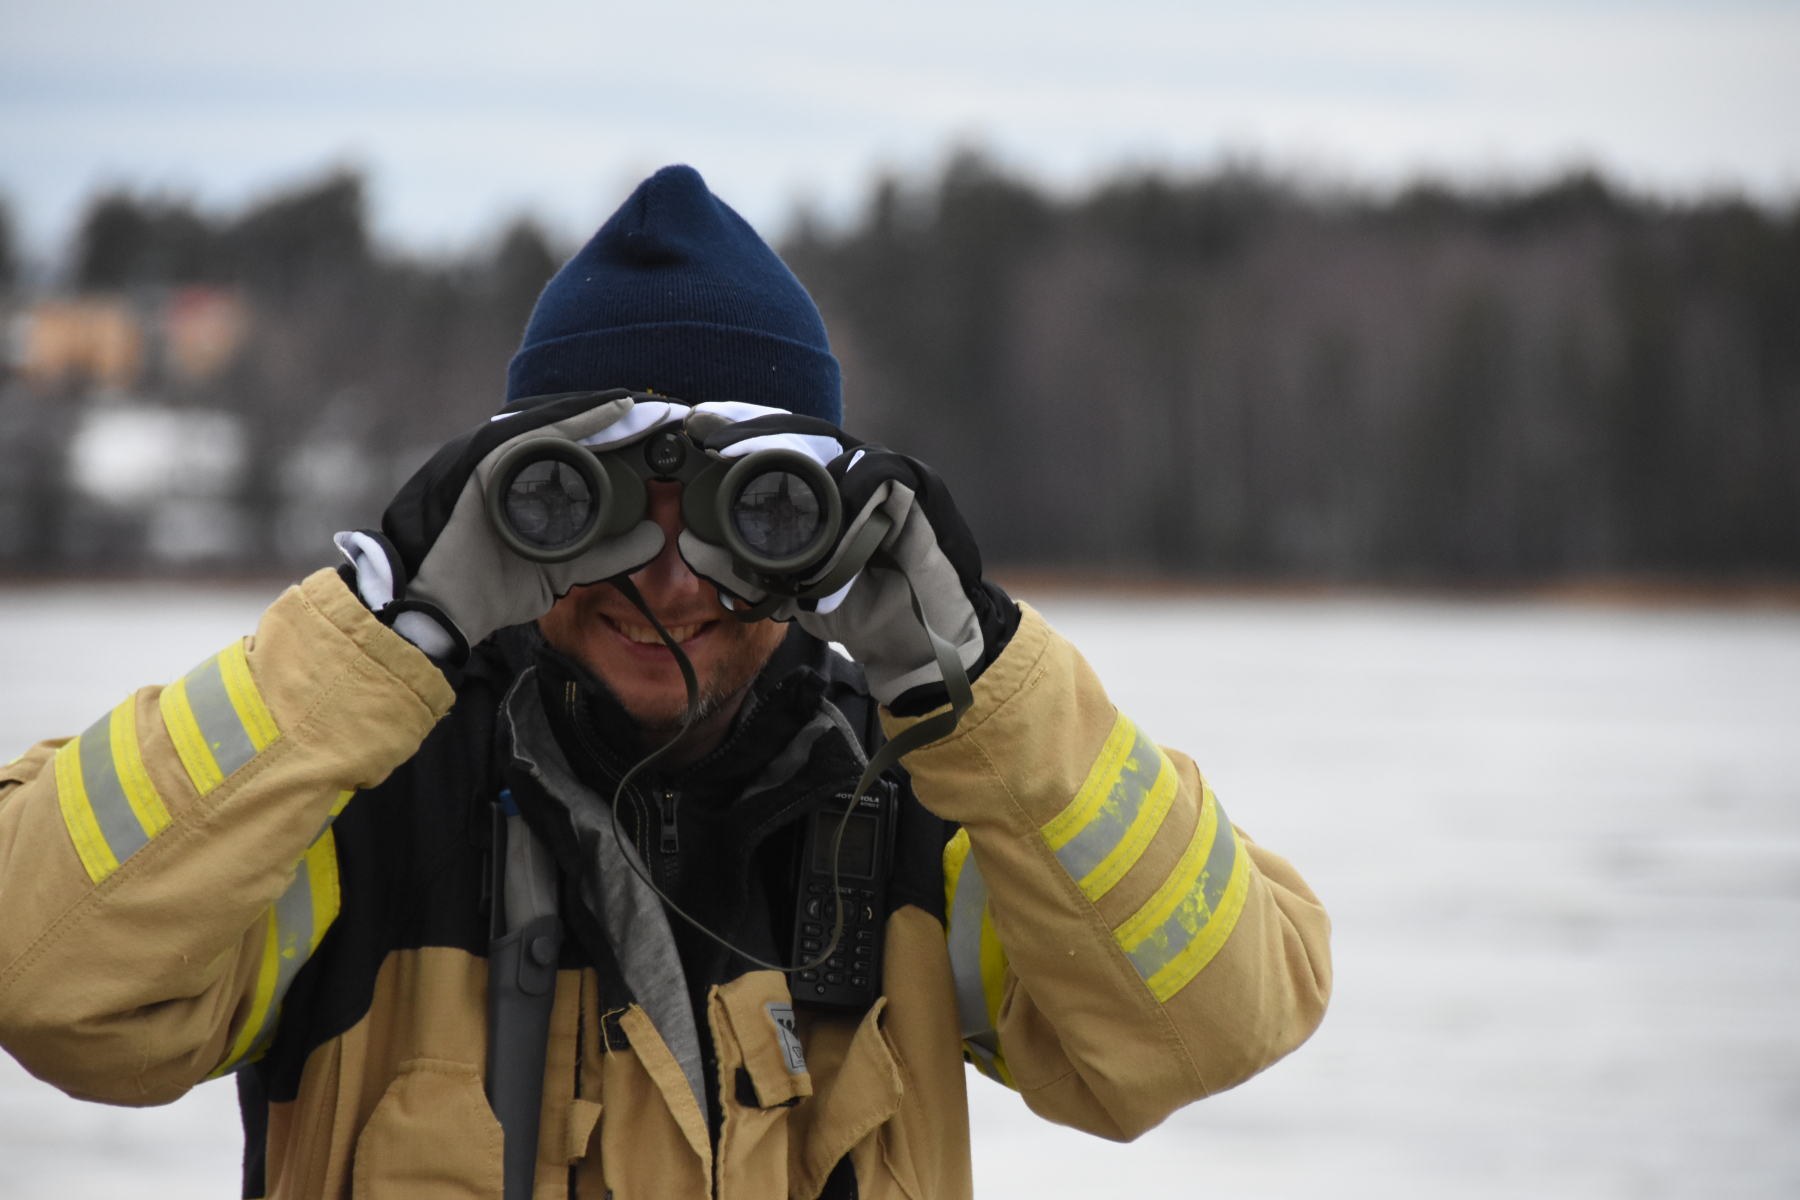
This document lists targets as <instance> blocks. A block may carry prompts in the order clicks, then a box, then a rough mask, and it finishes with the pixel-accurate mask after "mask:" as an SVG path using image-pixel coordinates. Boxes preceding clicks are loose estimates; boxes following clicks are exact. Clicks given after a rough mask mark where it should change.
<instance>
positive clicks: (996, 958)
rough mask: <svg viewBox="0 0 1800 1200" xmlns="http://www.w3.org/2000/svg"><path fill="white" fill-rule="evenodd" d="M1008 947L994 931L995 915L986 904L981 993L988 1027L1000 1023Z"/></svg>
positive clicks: (982, 945)
mask: <svg viewBox="0 0 1800 1200" xmlns="http://www.w3.org/2000/svg"><path fill="white" fill-rule="evenodd" d="M1008 965H1009V964H1008V963H1007V961H1006V949H1005V947H1003V946H1001V945H1000V935H999V934H997V933H995V932H994V917H993V914H992V913H990V912H989V911H988V910H987V908H986V907H985V906H983V908H982V910H981V994H982V996H983V997H984V998H985V999H986V1000H987V1016H988V1028H989V1029H994V1028H997V1027H998V1026H999V1024H1000V1001H1001V999H1002V996H1003V995H1004V988H1005V984H1006V968H1007V966H1008Z"/></svg>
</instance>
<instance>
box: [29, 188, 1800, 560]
mask: <svg viewBox="0 0 1800 1200" xmlns="http://www.w3.org/2000/svg"><path fill="white" fill-rule="evenodd" d="M4 242H5V239H4V238H0V243H4ZM779 243H780V245H779V248H780V249H781V251H782V253H783V254H784V256H785V257H786V258H787V260H788V261H789V263H790V264H791V265H792V266H793V267H794V269H795V271H796V273H797V274H798V275H799V277H800V278H801V280H802V282H804V283H805V284H806V286H807V287H808V288H809V290H811V292H812V293H813V295H814V297H815V298H816V299H817V300H818V301H819V303H820V306H821V308H822V309H823V310H824V312H825V316H826V321H827V324H828V327H829V328H830V331H831V335H832V339H833V344H834V347H835V349H836V351H837V353H838V356H839V358H840V360H841V361H842V363H843V365H844V370H845V392H846V419H845V423H846V426H847V427H848V428H850V429H851V430H852V431H853V432H855V433H857V434H859V435H860V436H863V437H867V438H873V439H876V440H879V441H882V442H885V443H887V444H888V445H890V446H893V447H894V448H896V449H899V450H903V451H905V452H908V453H913V454H916V455H918V456H920V457H922V458H924V459H925V460H926V461H928V462H930V463H932V464H933V465H935V466H936V467H937V468H938V469H939V470H940V471H941V472H942V473H943V474H944V476H945V477H946V479H947V480H948V481H949V482H950V484H951V486H952V488H953V489H954V491H955V493H956V494H957V496H958V497H959V500H960V501H961V503H962V505H963V507H964V508H965V510H966V512H967V514H968V516H969V518H970V521H971V524H972V525H973V526H974V528H975V529H976V531H977V533H978V535H979V537H980V540H981V543H982V546H983V549H984V551H985V553H986V555H987V557H988V558H989V560H990V561H991V562H993V563H996V564H1006V565H1017V566H1024V565H1029V566H1041V567H1048V568H1057V569H1070V570H1086V569H1103V570H1108V571H1119V572H1131V573H1157V574H1166V575H1175V576H1213V577H1219V576H1228V577H1278V578H1296V579H1328V580H1329V579H1338V580H1443V581H1451V580H1470V581H1513V580H1535V579H1547V578H1556V577H1568V576H1575V575H1591V574H1632V573H1656V574H1684V575H1705V576H1733V575H1738V576H1742V575H1791V574H1793V573H1794V572H1795V571H1796V569H1800V208H1794V207H1791V206H1790V207H1788V208H1786V209H1777V208H1772V207H1769V206H1761V205H1756V204H1752V203H1749V202H1746V201H1743V200H1738V199H1732V198H1726V197H1720V198H1714V199H1708V200H1699V201H1690V202H1682V203H1676V202H1671V201H1666V200H1661V199H1657V198H1654V197H1649V196H1644V195H1637V194H1633V193H1630V192H1628V191H1625V190H1622V189H1620V188H1618V187H1615V186H1613V185H1611V184H1609V183H1608V182H1607V181H1606V180H1604V179H1602V178H1600V177H1598V176H1595V175H1592V174H1574V175H1570V176H1568V177H1566V178H1562V179H1559V180H1556V181H1554V182H1551V183H1548V184H1545V185H1542V186H1538V187H1533V188H1521V189H1515V190H1510V191H1509V190H1501V189H1485V190H1467V189H1463V190H1459V189H1456V188H1451V187H1447V186H1437V185H1431V184H1423V183H1422V184H1419V185H1416V186H1413V187H1411V188H1409V189H1407V190H1405V191H1403V192H1400V193H1398V194H1396V195H1392V196H1382V197H1376V196H1366V195H1357V194H1353V193H1350V192H1332V191H1329V190H1322V189H1318V188H1305V187H1300V186H1297V185H1294V184H1291V183H1288V182H1284V181H1283V180H1281V179H1279V178H1277V177H1274V176H1272V175H1269V174H1265V173H1260V172H1257V171H1254V170H1241V169H1225V170H1220V171H1217V172H1214V173H1211V174H1207V175H1201V176H1193V177H1177V176H1173V175H1168V174H1159V173H1155V172H1146V173H1142V174H1136V175H1129V176H1119V177H1115V178H1113V179H1110V180H1108V181H1106V182H1104V183H1102V184H1100V185H1098V186H1096V187H1094V188H1093V189H1091V190H1090V191H1088V192H1086V193H1085V194H1082V195H1079V196H1074V197H1065V196H1058V195H1055V194H1052V193H1050V192H1048V191H1046V190H1044V189H1043V188H1040V187H1038V186H1036V185H1034V184H1033V183H1031V182H1030V181H1027V180H1024V179H1021V178H1017V177H1014V176H1012V175H1009V174H1007V173H1006V172H1004V171H1002V170H1000V169H998V168H996V167H995V166H994V165H993V164H992V163H991V162H988V161H986V160H984V159H982V158H980V157H979V156H974V155H963V156H960V157H958V158H956V159H954V160H953V161H952V162H951V163H950V165H949V166H948V167H947V168H946V169H945V170H944V171H942V172H941V173H940V174H938V175H936V176H934V177H932V178H929V179H919V180H911V181H907V180H901V179H894V178H890V179H884V180H881V181H879V182H878V183H877V184H876V186H875V187H874V188H872V189H871V193H870V196H869V199H868V201H867V203H866V205H865V206H864V207H863V208H862V210H861V211H860V212H858V213H857V214H856V215H855V216H854V217H853V218H852V219H850V220H848V221H845V222H841V223H838V224H829V223H826V222H823V221H820V220H817V219H815V218H812V217H809V216H808V215H807V214H805V213H801V214H799V215H797V216H796V218H795V219H794V220H793V221H792V223H791V225H790V228H789V229H788V231H787V234H786V236H785V237H783V238H781V239H779ZM565 251H566V248H565V247H560V246H557V245H555V244H554V242H553V240H552V239H551V238H549V237H548V236H547V235H546V234H545V233H544V232H543V231H542V230H541V229H539V228H538V227H537V226H535V225H533V224H532V223H530V222H528V221H521V222H519V223H517V224H515V225H513V226H512V227H510V228H509V229H507V230H506V231H505V232H504V233H503V235H502V236H501V237H499V238H497V239H496V240H495V241H494V242H493V243H492V244H490V245H488V246H485V247H483V248H480V249H479V250H478V251H476V252H472V253H470V254H467V255H464V256H462V257H460V258H455V259H444V260H436V261H425V260H420V259H418V258H409V257H406V256H402V255H398V254H394V253H392V252H389V251H385V250H384V249H383V248H381V247H379V246H376V245H374V244H373V242H372V240H371V237H370V235H369V232H368V224H367V218H366V203H365V199H364V192H363V187H362V183H361V181H360V180H359V179H358V178H356V177H355V176H353V175H338V176H334V177H331V178H328V179H326V180H323V181H321V182H319V183H317V184H315V185H312V186H309V187H305V188H302V189H298V190H296V191H294V192H292V193H289V194H286V195H282V196H278V197H275V198H273V199H271V200H270V201H268V202H266V203H264V204H261V205H258V206H255V207H253V208H251V209H249V210H247V211H245V212H243V213H241V214H236V215H226V216H221V215H218V214H208V213H205V212H202V211H199V210H197V209H196V208H194V207H193V206H191V205H188V204H185V203H182V202H178V201H171V200H167V199H161V198H156V197H152V196H146V195H141V194H133V193H130V192H115V193H112V194H108V195H105V196H101V197H99V198H97V199H96V200H95V201H94V202H93V203H92V205H91V206H90V207H89V209H88V211H87V214H86V216H85V218H84V220H83V222H82V223H81V227H80V232H79V234H78V237H77V239H76V245H75V248H74V250H73V252H72V254H71V256H70V258H71V262H70V268H69V272H68V276H69V283H70V285H71V286H72V287H73V288H75V289H76V290H79V291H83V292H105V293H117V294H144V293H145V292H146V290H150V291H153V290H154V289H157V288H167V287H171V286H177V285H182V284H192V283H213V284H221V285H228V286H231V287H233V288H236V289H239V290H240V291H241V292H242V294H243V295H245V296H246V297H248V300H249V303H250V305H251V307H252V309H253V311H254V312H255V314H256V320H255V322H254V328H253V332H252V334H251V336H250V338H249V340H248V341H247V343H246V345H245V348H244V350H243V352H242V353H241V354H240V355H239V356H238V358H237V359H236V361H235V363H234V366H233V367H232V369H231V370H230V371H228V372H226V373H224V374H223V375H221V376H219V377H218V378H217V379H215V380H213V381H211V382H209V383H207V384H206V385H205V387H204V388H198V389H196V388H194V387H192V386H190V387H189V388H188V393H186V394H176V393H178V392H179V389H175V390H174V391H170V390H169V388H168V387H166V386H165V388H164V391H165V392H167V393H168V394H166V395H164V396H163V397H162V399H163V401H164V402H168V403H182V404H190V405H210V406H215V407H220V408H224V409H227V410H230V411H232V412H235V413H238V414H240V415H241V416H242V418H243V419H244V421H245V422H246V424H247V426H248V427H249V428H250V430H251V431H252V433H251V444H252V446H253V451H252V454H253V458H254V459H255V462H256V464H257V469H256V470H253V471H251V472H249V473H247V475H246V482H245V484H244V487H243V494H242V496H241V497H240V502H241V504H242V505H243V507H244V511H245V512H247V513H249V514H251V518H252V523H253V526H254V527H256V528H262V527H263V525H266V524H268V523H271V522H275V521H277V520H280V519H281V517H280V515H279V514H280V511H281V508H282V505H283V504H284V503H290V504H291V497H290V499H289V500H288V501H284V500H283V498H282V495H281V494H279V493H280V489H279V486H278V483H277V481H279V480H280V479H281V478H282V477H283V475H282V470H281V467H282V462H283V458H284V455H289V454H291V453H292V452H293V448H294V447H295V446H297V445H300V444H302V443H306V442H307V441H308V439H312V440H313V441H316V440H317V439H318V437H319V436H320V430H321V429H326V428H329V429H335V430H337V433H336V434H334V435H333V436H336V437H338V438H339V439H340V440H342V439H345V438H348V439H351V440H353V441H355V442H357V443H358V444H360V445H362V446H365V447H366V448H368V449H369V451H370V453H371V454H372V455H374V456H375V460H378V461H382V462H388V461H391V462H393V463H395V464H398V465H397V466H396V468H395V469H396V470H400V469H402V468H404V466H405V465H407V464H409V463H411V462H416V461H417V460H418V459H419V458H420V457H421V456H422V455H423V454H424V453H425V452H426V451H427V450H428V449H429V448H430V447H431V446H433V445H435V444H436V443H437V442H439V441H441V440H442V439H443V438H445V437H448V436H449V435H451V434H452V433H454V432H456V431H458V430H460V429H462V428H465V427H467V426H469V425H471V424H473V423H475V422H477V421H479V420H481V419H483V418H484V417H485V416H487V415H488V414H489V413H491V412H492V411H493V409H494V408H495V407H496V405H497V403H498V401H499V399H500V396H501V392H502V389H503V386H504V368H505V363H506V360H507V357H508V356H509V355H510V353H511V352H512V350H513V349H514V348H515V347H516V345H517V342H518V337H519V334H520V332H521V330H522V329H523V326H524V323H525V320H526V318H527V317H528V315H529V313H530V309H531V305H532V302H533V300H534V299H535V297H536V295H537V292H538V290H539V288H540V287H541V286H542V284H543V283H544V281H545V280H546V279H547V278H548V277H549V275H550V274H551V273H552V272H553V271H554V269H555V267H556V265H557V263H558V262H559V261H560V259H561V258H562V256H563V254H564V252H565ZM0 259H5V260H6V261H7V262H10V260H11V252H10V250H8V251H7V253H6V254H4V255H0ZM9 273H10V272H9ZM70 386H71V387H72V388H73V387H75V386H76V385H74V384H71V385H70ZM17 389H18V385H17V384H16V383H14V384H10V385H8V389H7V391H6V393H5V395H6V396H7V397H11V399H6V398H0V441H5V440H6V439H7V437H8V436H9V435H8V433H7V432H6V431H7V429H8V428H14V429H15V430H16V428H17V427H18V426H19V424H20V421H19V418H18V416H17V414H18V413H19V412H21V411H25V410H24V409H23V408H21V405H26V404H31V405H35V407H34V408H32V409H31V411H33V412H37V413H40V414H41V413H43V412H47V411H50V409H51V408H53V407H54V406H52V405H46V403H45V402H44V401H43V399H42V398H38V399H37V400H34V401H25V400H22V399H20V398H18V395H17ZM65 399H66V403H65V404H64V406H63V409H64V411H66V410H67V408H68V406H69V405H77V406H78V405H79V404H80V403H81V400H80V398H79V397H78V396H73V395H71V396H70V397H67V398H65ZM9 405H10V406H11V408H10V409H9V408H8V406H9ZM9 411H10V412H12V413H13V414H14V415H13V417H12V418H11V420H12V424H11V425H10V426H9V425H8V417H7V415H6V414H7V412H9ZM384 456H385V457H384ZM392 482H393V480H392V477H391V474H383V473H381V472H376V473H375V475H374V476H372V477H370V478H369V479H367V480H366V481H365V483H364V484H363V485H362V489H363V490H362V492H361V493H359V494H357V495H356V496H354V497H351V498H350V501H349V502H348V507H347V508H346V509H345V512H346V514H349V513H350V510H355V512H357V513H360V514H361V517H362V519H363V520H365V521H366V520H372V519H373V517H374V516H375V515H376V514H378V512H379V509H380V505H381V502H382V501H383V500H384V499H385V495H386V493H387V492H388V491H389V490H391V485H392ZM335 515H336V514H334V516H335ZM339 519H349V515H345V516H343V517H340V518H339ZM257 522H261V523H263V525H258V524H256V523H257ZM32 545H33V546H34V547H35V548H34V549H32V550H31V551H30V554H31V556H33V561H34V562H37V563H40V564H41V563H44V562H49V561H53V560H55V558H56V556H57V554H58V553H61V551H59V550H58V548H57V545H56V543H55V539H54V538H50V539H49V540H47V541H39V542H34V543H32ZM277 546H278V539H275V538H273V537H272V536H271V537H255V538H252V539H250V540H249V542H248V543H247V549H246V550H245V551H244V552H243V557H244V558H245V560H246V561H252V560H258V561H264V562H267V561H269V560H271V559H273V558H277V557H280V553H279V552H278V550H277V549H276V547H277ZM290 557H291V554H290ZM14 565H15V566H16V565H18V561H17V560H16V559H15V562H14Z"/></svg>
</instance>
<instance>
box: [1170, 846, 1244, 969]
mask: <svg viewBox="0 0 1800 1200" xmlns="http://www.w3.org/2000/svg"><path fill="white" fill-rule="evenodd" d="M1233 840H1234V841H1235V840H1236V831H1235V830H1234V831H1233ZM1249 894H1250V856H1249V855H1248V854H1243V853H1239V854H1237V855H1236V856H1235V857H1234V858H1233V859H1232V863H1231V874H1230V876H1229V878H1228V879H1227V881H1226V884H1225V891H1224V893H1223V895H1221V896H1220V898H1219V903H1218V906H1217V907H1216V908H1215V909H1213V911H1212V914H1211V918H1210V919H1209V920H1207V921H1206V923H1205V924H1204V925H1203V926H1202V927H1201V928H1200V931H1199V933H1198V934H1197V935H1196V936H1195V937H1194V939H1193V940H1192V941H1190V942H1189V943H1188V944H1187V946H1186V947H1185V948H1184V949H1182V950H1180V951H1178V952H1177V953H1176V955H1175V957H1173V958H1171V959H1170V960H1169V961H1168V962H1167V963H1166V964H1164V965H1163V966H1162V967H1161V968H1159V969H1158V970H1157V972H1156V973H1155V974H1154V975H1152V976H1150V978H1149V979H1148V980H1146V981H1145V982H1147V983H1148V984H1149V985H1150V994H1151V995H1153V996H1155V997H1156V998H1157V999H1158V1000H1167V999H1168V998H1169V997H1170V996H1173V995H1174V994H1175V993H1176V992H1179V991H1180V990H1181V989H1182V988H1184V987H1186V986H1187V985H1188V983H1189V981H1190V980H1192V979H1193V978H1194V976H1196V975H1198V974H1199V973H1200V969H1201V968H1202V967H1204V966H1205V965H1206V964H1207V963H1209V962H1211V961H1212V960H1213V955H1215V954H1217V953H1218V952H1219V948H1220V947H1222V946H1223V945H1224V944H1225V939H1226V938H1228V937H1230V936H1231V931H1232V930H1233V929H1234V928H1236V926H1237V919H1238V914H1240V913H1242V912H1243V911H1244V900H1245V898H1246V897H1247V896H1249Z"/></svg>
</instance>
